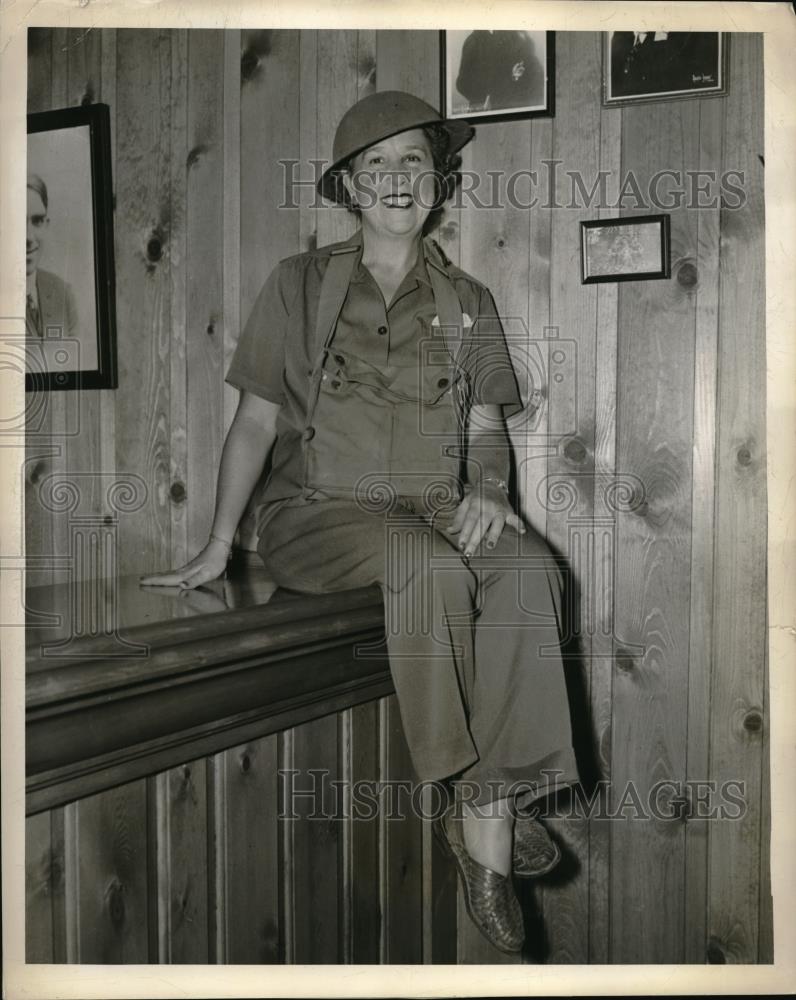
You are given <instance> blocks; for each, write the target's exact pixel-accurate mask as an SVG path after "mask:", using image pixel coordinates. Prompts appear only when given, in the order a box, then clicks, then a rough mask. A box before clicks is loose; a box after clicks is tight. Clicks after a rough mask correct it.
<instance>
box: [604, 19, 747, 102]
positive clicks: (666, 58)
mask: <svg viewBox="0 0 796 1000" xmlns="http://www.w3.org/2000/svg"><path fill="white" fill-rule="evenodd" d="M728 45H729V36H728V35H727V34H726V32H721V31H608V32H605V33H604V34H603V104H604V105H611V104H636V103H640V102H643V101H663V100H674V99H675V98H679V97H712V96H720V95H721V94H726V93H727V53H728Z"/></svg>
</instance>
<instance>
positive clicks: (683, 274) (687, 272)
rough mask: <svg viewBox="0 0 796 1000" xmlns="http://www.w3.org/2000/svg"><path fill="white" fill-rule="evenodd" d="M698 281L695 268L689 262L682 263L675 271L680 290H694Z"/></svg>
mask: <svg viewBox="0 0 796 1000" xmlns="http://www.w3.org/2000/svg"><path fill="white" fill-rule="evenodd" d="M698 280H699V276H698V274H697V269H696V266H695V265H694V264H693V263H692V262H691V261H690V260H687V261H684V262H683V263H682V264H681V265H680V267H679V268H678V269H677V284H678V285H680V287H681V288H686V289H688V290H689V291H690V290H691V289H692V288H696V285H697V282H698Z"/></svg>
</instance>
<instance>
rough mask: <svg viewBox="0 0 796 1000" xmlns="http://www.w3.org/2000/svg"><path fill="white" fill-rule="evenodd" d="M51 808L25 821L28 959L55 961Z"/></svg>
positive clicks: (26, 940) (56, 876)
mask: <svg viewBox="0 0 796 1000" xmlns="http://www.w3.org/2000/svg"><path fill="white" fill-rule="evenodd" d="M50 819H51V814H50V813H49V812H44V813H40V814H39V815H38V816H30V817H28V819H27V820H26V821H25V961H26V962H29V963H32V962H53V961H54V952H55V948H54V929H53V885H54V882H55V880H56V879H57V878H58V871H57V868H56V867H55V863H54V862H55V859H54V858H53V851H52V839H51V832H50Z"/></svg>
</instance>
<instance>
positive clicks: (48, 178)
mask: <svg viewBox="0 0 796 1000" xmlns="http://www.w3.org/2000/svg"><path fill="white" fill-rule="evenodd" d="M110 164H111V155H110V112H109V108H108V106H107V105H105V104H91V105H84V106H81V107H76V108H66V109H63V110H59V111H45V112H42V113H40V114H32V115H28V163H27V174H28V176H27V237H26V244H25V277H26V293H25V295H26V301H25V357H26V373H25V386H26V388H27V389H29V390H33V389H115V388H116V386H117V384H118V383H117V374H116V305H115V286H114V260H113V195H112V189H111V166H110Z"/></svg>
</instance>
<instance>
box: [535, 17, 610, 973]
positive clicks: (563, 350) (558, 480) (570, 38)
mask: <svg viewBox="0 0 796 1000" xmlns="http://www.w3.org/2000/svg"><path fill="white" fill-rule="evenodd" d="M556 52H557V61H558V59H559V58H560V60H561V65H562V66H566V67H567V69H566V71H565V72H559V73H557V78H556V118H555V120H554V122H553V159H554V160H560V161H562V167H561V169H560V170H557V171H556V174H555V177H556V184H555V205H556V208H555V209H554V210H553V212H552V234H551V251H552V253H551V259H550V325H551V331H550V332H551V337H550V339H549V342H548V344H547V348H548V357H547V359H546V360H547V363H548V371H547V380H546V387H545V394H546V396H547V417H548V426H547V435H548V444H549V452H548V458H547V473H548V481H547V482H548V486H547V497H545V495H544V493H543V498H542V499H543V502H544V503H545V505H546V507H547V540H548V542H549V544H550V546H551V548H552V549H553V550H554V551H555V552H557V553H558V554H560V555H561V556H563V559H564V561H565V564H566V566H567V570H568V574H569V578H570V587H569V588H568V591H569V592H568V594H567V596H566V602H567V610H566V615H567V618H568V634H567V635H566V636H565V637H564V644H563V648H564V651H565V654H566V673H567V687H568V691H569V699H570V712H571V715H572V720H573V726H572V731H573V741H574V743H575V746H576V752H577V753H578V757H579V759H580V761H581V766H582V767H593V762H592V760H591V757H592V755H593V752H594V745H595V736H596V734H595V732H594V720H593V717H592V713H591V710H590V699H589V687H590V677H591V669H590V668H591V664H592V659H591V657H592V634H593V632H594V628H593V621H594V611H595V604H596V600H597V594H596V591H595V579H594V573H593V546H594V447H595V391H596V390H595V370H596V320H597V295H596V289H594V288H592V287H588V286H581V287H580V288H579V289H578V290H577V291H575V290H573V288H572V282H573V277H574V273H573V272H574V268H573V262H575V261H577V259H578V256H579V242H580V226H579V223H580V222H581V221H582V220H584V219H587V218H591V217H593V215H594V208H591V207H588V206H586V205H579V204H578V202H577V201H575V199H573V198H572V195H571V191H570V184H571V181H570V178H569V177H568V176H567V173H566V171H567V169H572V167H571V166H569V165H572V166H575V165H576V169H577V170H578V171H579V172H580V174H581V175H582V176H583V177H584V179H586V180H587V182H588V180H590V179H591V178H593V177H595V176H597V172H598V170H599V166H600V103H599V89H598V88H595V87H593V86H591V85H590V81H592V80H594V79H597V78H599V72H600V43H599V36H597V35H595V34H594V33H584V32H561V33H559V34H558V35H557V36H556ZM573 121H577V122H579V127H578V128H572V127H571V124H570V123H571V122H573ZM573 203H574V204H575V206H576V207H570V206H571V205H573ZM562 487H563V488H564V489H565V490H566V495H567V497H568V502H567V503H566V504H559V503H557V502H555V501H554V500H552V497H554V496H559V495H560V490H561V489H562ZM537 492H538V491H537ZM562 508H563V509H562ZM553 811H554V810H553ZM546 823H547V825H548V826H549V827H550V830H551V833H552V835H553V836H554V837H555V838H556V839H557V840H559V841H560V842H561V844H562V850H564V851H565V852H566V858H567V859H568V861H569V865H567V864H566V863H565V864H564V865H563V866H562V869H561V870H560V871H559V873H558V875H557V876H556V877H555V878H553V879H549V880H546V881H545V882H543V883H542V884H541V885H540V896H541V905H542V911H543V915H544V923H545V931H546V935H547V939H548V949H549V951H548V952H547V953H546V954H545V958H546V960H547V961H549V962H551V963H556V964H565V963H569V964H581V963H584V962H586V961H588V953H589V922H588V912H589V864H588V857H589V825H588V822H587V821H586V820H585V819H584V818H580V817H572V818H569V819H564V818H561V819H559V818H556V817H555V816H551V818H550V819H549V820H546ZM568 868H569V873H568V874H569V877H566V876H567V869H568Z"/></svg>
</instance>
